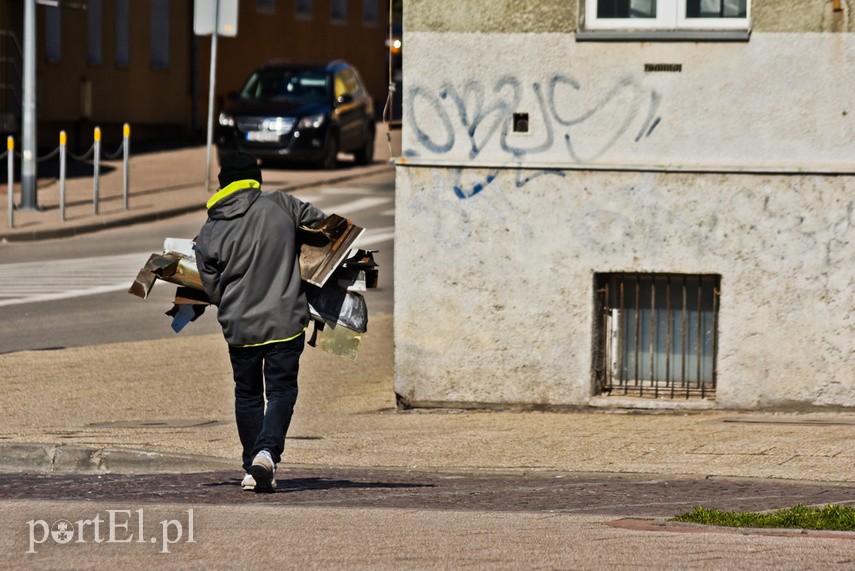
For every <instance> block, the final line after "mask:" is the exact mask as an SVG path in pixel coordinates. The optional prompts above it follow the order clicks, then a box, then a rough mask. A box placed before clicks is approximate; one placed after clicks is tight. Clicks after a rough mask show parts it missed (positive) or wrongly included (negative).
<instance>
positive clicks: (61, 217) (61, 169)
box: [59, 131, 68, 222]
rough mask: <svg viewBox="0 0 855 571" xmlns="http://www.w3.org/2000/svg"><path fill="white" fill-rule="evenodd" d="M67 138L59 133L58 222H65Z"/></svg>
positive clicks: (63, 133)
mask: <svg viewBox="0 0 855 571" xmlns="http://www.w3.org/2000/svg"><path fill="white" fill-rule="evenodd" d="M67 142H68V137H66V136H65V131H60V132H59V221H60V222H65V148H66V143H67Z"/></svg>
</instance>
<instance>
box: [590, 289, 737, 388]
mask: <svg viewBox="0 0 855 571" xmlns="http://www.w3.org/2000/svg"><path fill="white" fill-rule="evenodd" d="M594 279H595V290H596V311H597V314H596V329H595V341H594V351H595V354H594V374H595V381H596V385H597V389H598V391H599V392H600V393H602V394H606V395H610V396H633V397H646V398H668V399H680V398H682V399H705V398H707V399H709V398H715V389H716V353H717V350H718V311H719V300H720V297H721V276H718V275H705V274H702V275H697V274H693V275H688V274H642V273H633V274H631V273H619V274H596V275H595V278H594Z"/></svg>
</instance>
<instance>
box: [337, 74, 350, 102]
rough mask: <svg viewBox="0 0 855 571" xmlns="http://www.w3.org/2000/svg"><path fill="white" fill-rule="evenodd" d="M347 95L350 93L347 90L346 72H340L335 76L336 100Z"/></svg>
mask: <svg viewBox="0 0 855 571" xmlns="http://www.w3.org/2000/svg"><path fill="white" fill-rule="evenodd" d="M346 93H349V91H348V89H347V81H346V80H345V77H344V72H343V71H340V72H338V73H337V74H335V98H336V99H338V98H339V97H341V96H342V95H345V94H346Z"/></svg>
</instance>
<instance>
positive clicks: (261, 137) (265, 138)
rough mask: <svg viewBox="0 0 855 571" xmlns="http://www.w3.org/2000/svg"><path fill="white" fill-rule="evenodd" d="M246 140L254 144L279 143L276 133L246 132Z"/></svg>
mask: <svg viewBox="0 0 855 571" xmlns="http://www.w3.org/2000/svg"><path fill="white" fill-rule="evenodd" d="M246 140H247V141H253V142H256V143H274V142H277V141H279V133H277V132H276V131H248V132H247V134H246Z"/></svg>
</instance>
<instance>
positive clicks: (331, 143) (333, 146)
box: [320, 133, 338, 170]
mask: <svg viewBox="0 0 855 571" xmlns="http://www.w3.org/2000/svg"><path fill="white" fill-rule="evenodd" d="M337 165H338V141H337V140H336V137H335V134H333V133H330V134H329V136H327V143H326V145H324V156H323V158H322V159H321V162H320V167H321V168H322V169H326V170H332V169H334V168H335V167H336V166H337Z"/></svg>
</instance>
